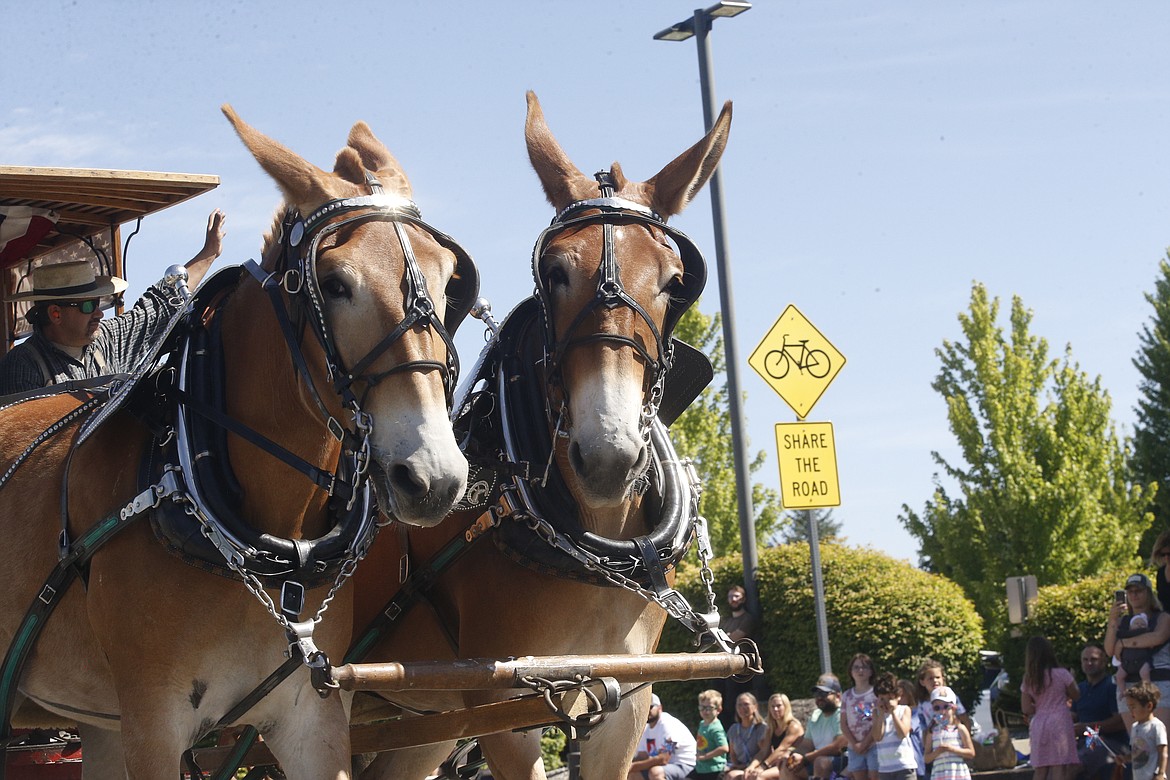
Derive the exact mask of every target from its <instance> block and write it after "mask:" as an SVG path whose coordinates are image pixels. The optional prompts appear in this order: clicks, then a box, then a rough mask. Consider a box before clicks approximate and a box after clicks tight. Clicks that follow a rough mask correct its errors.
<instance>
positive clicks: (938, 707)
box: [931, 704, 951, 712]
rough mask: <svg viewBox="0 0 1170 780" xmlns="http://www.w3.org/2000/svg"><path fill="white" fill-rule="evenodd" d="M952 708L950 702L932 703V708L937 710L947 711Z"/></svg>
mask: <svg viewBox="0 0 1170 780" xmlns="http://www.w3.org/2000/svg"><path fill="white" fill-rule="evenodd" d="M950 708H951V705H950V704H932V705H931V709H933V710H934V711H935V712H946V711H947V710H949V709H950Z"/></svg>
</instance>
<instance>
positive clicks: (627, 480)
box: [569, 437, 650, 506]
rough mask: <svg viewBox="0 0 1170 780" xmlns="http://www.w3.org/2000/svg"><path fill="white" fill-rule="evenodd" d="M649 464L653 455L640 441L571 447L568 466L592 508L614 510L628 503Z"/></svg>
mask: <svg viewBox="0 0 1170 780" xmlns="http://www.w3.org/2000/svg"><path fill="white" fill-rule="evenodd" d="M649 462H650V451H649V448H648V447H647V446H646V443H645V442H643V441H642V440H641V439H630V440H627V441H620V442H619V441H610V440H608V439H607V440H606V441H603V442H601V443H598V442H596V441H590V442H582V441H580V440H578V439H577V438H575V437H574V438H573V439H572V440H571V441H570V443H569V465H570V466H572V468H573V471H574V472H575V473H576V475H577V480H578V483H579V484H580V487H581V490H582V491H583V492H584V493H585V496H586V498H587V499H588V502H589V503H590V504H592V505H593V506H615V505H617V504H620V503H621V502H623V501H625V500H626V499H627V498H628V497H629V494H630V488H631V487H632V485H633V484H634V482H635V480H637V479H638V477H640V476H641V475H642V474H644V473H645V472H646V467H647V465H648V464H649Z"/></svg>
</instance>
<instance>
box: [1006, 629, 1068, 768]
mask: <svg viewBox="0 0 1170 780" xmlns="http://www.w3.org/2000/svg"><path fill="white" fill-rule="evenodd" d="M1020 694H1021V697H1020V708H1021V709H1022V710H1023V712H1024V714H1025V715H1028V716H1029V718H1030V720H1029V721H1028V739H1029V741H1030V743H1031V745H1032V755H1031V757H1030V758H1029V762H1030V763H1031V764H1032V769H1033V776H1034V778H1035V780H1072V778H1073V777H1074V776H1075V775H1076V773H1077V770H1078V769H1079V768H1080V765H1081V762H1080V759H1079V758H1078V757H1077V740H1076V735H1074V734H1073V730H1072V729H1071V728H1069V726H1068V723H1069V712H1068V702H1069V701H1070V700H1072V701H1076V699H1078V698H1079V697H1080V695H1081V691H1080V689H1079V688H1077V682H1076V680H1074V679H1073V676H1072V672H1070V671H1069V670H1068V669H1065V668H1064V667H1062V666H1060V665H1059V664H1057V663H1056V651H1055V650H1053V649H1052V643H1051V642H1049V641H1048V640H1047V639H1045V638H1044V637H1042V636H1034V637H1032V638H1031V639H1029V640H1028V645H1027V646H1026V647H1025V648H1024V682H1023V684H1022V685H1021V686H1020Z"/></svg>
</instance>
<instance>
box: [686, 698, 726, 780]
mask: <svg viewBox="0 0 1170 780" xmlns="http://www.w3.org/2000/svg"><path fill="white" fill-rule="evenodd" d="M722 711H723V694H721V693H720V692H719V691H716V690H707V691H703V692H702V693H700V694H699V717H700V718H702V719H703V720H702V721H701V722H700V723H699V730H698V732H697V733H696V739H695V742H696V745H695V751H696V752H695V768H694V770H693V771H692V772H691V774H690V775H689V776H690V777H693V778H696V780H718V778H719V777H720V776H721V775H722V774H723V770H724V769H726V768H727V751H728V747H727V734H726V733H725V732H724V731H723V724H722V723H720V722H719V713H720V712H722Z"/></svg>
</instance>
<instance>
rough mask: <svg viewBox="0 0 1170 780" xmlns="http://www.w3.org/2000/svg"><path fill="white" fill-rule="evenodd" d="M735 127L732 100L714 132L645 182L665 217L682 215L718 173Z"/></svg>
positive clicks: (726, 105) (656, 208)
mask: <svg viewBox="0 0 1170 780" xmlns="http://www.w3.org/2000/svg"><path fill="white" fill-rule="evenodd" d="M730 130H731V101H730V100H729V101H727V102H726V103H724V104H723V110H722V111H720V112H719V118H718V119H716V120H715V124H714V125H713V126H712V127H711V131H710V132H709V133H707V135H705V136H703V138H702V140H700V141H699V142H698V143H697V144H695V145H694V146H692V147H691V148H690V149H687V150H686V151H685V152H683V153H682V154H680V155H679V156H678V157H676V158H674V160H673V161H672V162H670V163H668V164H667V166H666V167H665V168H663V169H662V170H661V171H659V172H658V173H656V174H655V175H654V177H653V178H651V179H649V180H648V181H647V182H646V184H645V190H646V194H647V195H648V196H649V198H650V205H651V206H652V207H653V208H654V210H655V211H657V212H658V213H659V214H661V215H662V216H663V217H672V216H674V215H675V214H678V213H679V212H680V211H682V210H683V209H684V208H686V206H687V204H688V203H690V202H691V199H692V198H694V197H695V195H697V194H699V190H701V189H703V185H704V184H706V183H707V180H708V179H710V178H711V174H712V173H714V172H715V166H716V165H718V164H719V158H720V157H722V156H723V150H724V149H725V148H726V147H727V134H728V132H729V131H730Z"/></svg>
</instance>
